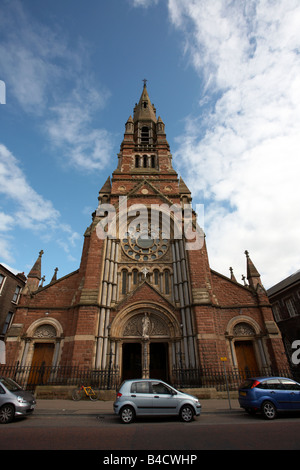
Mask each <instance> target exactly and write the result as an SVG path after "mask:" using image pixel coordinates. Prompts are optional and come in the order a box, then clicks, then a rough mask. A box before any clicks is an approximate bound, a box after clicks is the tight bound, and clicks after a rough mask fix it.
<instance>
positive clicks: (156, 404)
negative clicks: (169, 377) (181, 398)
mask: <svg viewBox="0 0 300 470" xmlns="http://www.w3.org/2000/svg"><path fill="white" fill-rule="evenodd" d="M151 385H152V391H153V413H154V414H162V415H175V414H177V408H178V398H176V397H177V396H176V395H174V393H173V392H172V390H171V389H170V388H169V387H167V386H166V385H165V384H164V383H162V382H159V381H153V382H151Z"/></svg>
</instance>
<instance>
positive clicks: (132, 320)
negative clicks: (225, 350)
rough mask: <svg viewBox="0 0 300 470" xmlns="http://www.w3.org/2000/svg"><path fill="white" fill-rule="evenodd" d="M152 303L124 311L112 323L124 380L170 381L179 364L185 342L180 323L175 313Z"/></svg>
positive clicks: (115, 347)
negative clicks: (182, 344)
mask: <svg viewBox="0 0 300 470" xmlns="http://www.w3.org/2000/svg"><path fill="white" fill-rule="evenodd" d="M149 304H150V303H148V304H147V305H145V304H144V308H143V306H142V305H141V304H140V305H135V308H134V307H132V308H131V310H130V311H127V312H120V314H119V315H117V316H116V317H115V319H114V320H113V322H112V325H111V342H112V349H113V351H115V353H114V357H115V361H116V365H118V366H119V367H120V373H121V380H126V379H130V378H149V377H151V378H156V379H161V380H165V381H168V380H169V378H170V376H171V371H172V368H173V367H175V361H176V357H177V356H178V350H180V348H181V341H182V337H181V331H180V325H179V324H178V321H177V319H176V318H175V317H174V316H173V314H172V313H170V312H168V311H162V308H161V307H159V306H157V305H155V306H154V305H149Z"/></svg>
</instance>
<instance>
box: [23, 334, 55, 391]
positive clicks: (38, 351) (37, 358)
mask: <svg viewBox="0 0 300 470" xmlns="http://www.w3.org/2000/svg"><path fill="white" fill-rule="evenodd" d="M53 353H54V343H35V345H34V353H33V358H32V363H31V371H30V375H29V379H28V383H29V384H31V385H39V384H41V385H42V384H46V383H47V381H48V378H49V376H50V372H51V370H50V367H49V366H51V365H52V359H53Z"/></svg>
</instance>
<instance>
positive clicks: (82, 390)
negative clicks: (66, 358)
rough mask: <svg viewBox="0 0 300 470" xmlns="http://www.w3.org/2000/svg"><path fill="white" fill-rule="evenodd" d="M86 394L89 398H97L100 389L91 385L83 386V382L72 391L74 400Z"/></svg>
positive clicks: (93, 399)
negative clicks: (95, 388)
mask: <svg viewBox="0 0 300 470" xmlns="http://www.w3.org/2000/svg"><path fill="white" fill-rule="evenodd" d="M84 395H86V396H87V397H89V399H90V400H92V401H95V400H98V398H99V395H100V391H99V390H94V389H93V388H92V387H91V386H88V387H85V386H84V385H83V384H82V385H80V386H79V387H78V388H75V389H74V390H73V391H72V398H73V400H75V401H78V400H81V398H83V397H84Z"/></svg>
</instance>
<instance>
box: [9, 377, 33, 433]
mask: <svg viewBox="0 0 300 470" xmlns="http://www.w3.org/2000/svg"><path fill="white" fill-rule="evenodd" d="M35 404H36V401H35V398H34V396H33V395H32V393H30V392H26V391H25V390H23V389H22V388H21V387H20V385H18V384H17V383H16V382H14V380H12V379H9V378H6V377H0V424H6V423H10V422H11V421H12V420H13V419H14V418H18V417H22V416H28V415H29V414H31V413H32V412H33V410H34V407H35Z"/></svg>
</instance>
